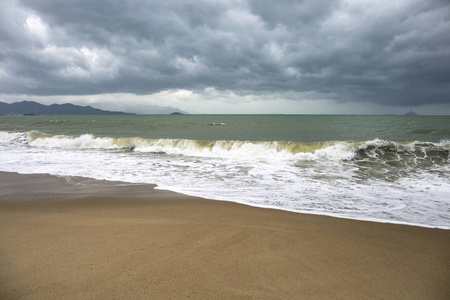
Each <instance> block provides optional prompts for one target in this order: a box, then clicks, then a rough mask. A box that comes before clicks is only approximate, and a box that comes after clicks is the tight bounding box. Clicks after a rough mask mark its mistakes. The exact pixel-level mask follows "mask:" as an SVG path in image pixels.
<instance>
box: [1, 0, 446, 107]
mask: <svg viewBox="0 0 450 300" xmlns="http://www.w3.org/2000/svg"><path fill="white" fill-rule="evenodd" d="M157 2H159V1H125V0H124V1H98V0H97V1H90V0H89V1H88V0H79V1H57V0H23V1H13V0H7V1H6V2H2V4H1V6H2V7H1V8H2V9H0V18H1V20H0V36H1V37H0V46H1V47H0V93H4V94H30V95H40V96H42V95H94V94H105V93H134V94H143V95H145V94H153V93H158V92H160V91H164V90H169V89H186V90H191V91H199V92H201V91H202V90H204V89H205V88H208V87H213V88H215V89H216V90H218V91H228V90H230V91H234V93H236V94H241V95H245V94H251V95H264V94H267V93H272V94H273V93H287V92H298V93H307V92H313V93H315V94H316V95H319V96H320V97H322V98H323V99H332V100H335V101H337V102H347V101H349V102H352V101H365V102H372V103H378V104H383V105H397V106H413V105H422V104H433V103H447V104H448V103H450V96H449V95H450V68H449V67H448V66H449V65H450V35H449V34H448V32H450V4H449V3H448V2H447V1H437V0H436V1H418V0H404V1H384V2H381V1H374V2H369V3H367V2H364V3H362V2H361V1H288V0H286V1H261V0H254V1H250V0H249V1H244V0H242V1H239V0H235V1H233V0H230V1H225V0H224V1H206V0H205V1H195V2H193V3H189V2H181V1H164V2H162V3H157ZM299 100H301V99H299Z"/></svg>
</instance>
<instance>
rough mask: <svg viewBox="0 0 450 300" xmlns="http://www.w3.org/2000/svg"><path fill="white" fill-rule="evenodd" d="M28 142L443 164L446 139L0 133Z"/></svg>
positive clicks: (0, 140) (1, 137) (7, 139)
mask: <svg viewBox="0 0 450 300" xmlns="http://www.w3.org/2000/svg"><path fill="white" fill-rule="evenodd" d="M10 143H28V145H30V146H32V147H44V148H65V149H105V150H111V149H112V150H117V149H119V150H132V151H134V152H140V153H158V154H171V155H185V156H199V157H218V158H233V159H298V160H367V159H379V160H402V159H405V158H408V159H409V160H410V159H417V158H419V159H423V158H435V159H438V160H441V163H446V162H448V159H449V156H450V154H449V153H450V141H448V140H444V141H441V142H439V143H432V142H423V141H414V142H403V143H401V142H394V141H388V140H379V139H375V140H371V141H363V142H357V141H326V142H315V143H301V142H285V141H260V142H258V141H241V140H217V141H206V140H188V139H148V138H141V137H122V138H114V137H96V136H94V135H92V134H83V135H80V136H67V135H50V134H45V133H41V132H37V131H31V132H28V133H9V132H0V144H10Z"/></svg>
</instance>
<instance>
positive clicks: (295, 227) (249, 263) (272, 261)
mask: <svg viewBox="0 0 450 300" xmlns="http://www.w3.org/2000/svg"><path fill="white" fill-rule="evenodd" d="M187 298H189V299H449V298H450V230H440V229H430V228H421V227H414V226H404V225H393V224H381V223H373V222H362V221H354V220H346V219H338V218H332V217H325V216H315V215H305V214H298V213H291V212H285V211H277V210H270V209H261V208H255V207H249V206H245V205H240V204H236V203H229V202H221V201H211V200H205V199H199V198H193V197H188V196H184V195H180V194H176V193H172V192H167V191H160V190H155V189H154V186H152V185H120V186H117V185H114V184H113V183H110V182H102V181H94V180H88V179H83V178H70V180H65V179H62V178H58V177H53V176H47V175H18V174H14V173H2V172H0V299H187Z"/></svg>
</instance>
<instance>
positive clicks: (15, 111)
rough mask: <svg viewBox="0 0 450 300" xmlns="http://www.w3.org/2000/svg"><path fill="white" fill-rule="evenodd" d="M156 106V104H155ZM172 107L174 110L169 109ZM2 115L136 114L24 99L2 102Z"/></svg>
mask: <svg viewBox="0 0 450 300" xmlns="http://www.w3.org/2000/svg"><path fill="white" fill-rule="evenodd" d="M155 107H156V106H155ZM157 108H159V109H160V110H159V111H158V112H156V113H157V114H158V113H161V111H162V110H161V109H164V112H163V113H165V114H169V113H170V112H176V113H184V112H182V111H181V110H179V109H175V108H162V107H157ZM168 109H171V110H172V111H168ZM165 110H167V112H166V111H165ZM0 115H4V116H18V115H19V116H23V115H135V114H134V113H125V112H121V111H108V110H102V109H97V108H94V107H92V106H80V105H75V104H71V103H65V104H51V105H44V104H40V103H37V102H34V101H22V102H15V103H4V102H0Z"/></svg>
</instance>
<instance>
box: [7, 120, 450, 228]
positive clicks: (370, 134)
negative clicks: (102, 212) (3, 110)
mask: <svg viewBox="0 0 450 300" xmlns="http://www.w3.org/2000/svg"><path fill="white" fill-rule="evenodd" d="M449 153H450V117H434V116H433V117H427V116H411V117H406V116H328V115H327V116H312V115H173V116H172V115H162V116H159V115H156V116H154V115H149V116H146V115H137V116H27V117H0V171H7V172H19V173H26V174H30V173H33V174H36V173H47V174H53V175H57V176H62V177H67V176H83V177H89V178H95V179H103V180H111V181H122V182H130V183H154V184H157V185H158V187H159V188H162V189H168V190H172V191H176V192H181V193H185V194H188V195H193V196H200V197H205V198H208V199H217V200H226V201H234V202H239V203H244V204H248V205H254V206H259V207H266V208H274V209H283V210H289V211H294V212H302V213H311V214H322V215H331V216H335V217H343V218H352V219H360V220H371V221H377V222H390V223H402V224H410V225H419V226H428V227H440V228H445V229H450V165H449V155H450V154H449Z"/></svg>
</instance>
